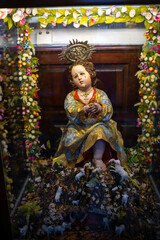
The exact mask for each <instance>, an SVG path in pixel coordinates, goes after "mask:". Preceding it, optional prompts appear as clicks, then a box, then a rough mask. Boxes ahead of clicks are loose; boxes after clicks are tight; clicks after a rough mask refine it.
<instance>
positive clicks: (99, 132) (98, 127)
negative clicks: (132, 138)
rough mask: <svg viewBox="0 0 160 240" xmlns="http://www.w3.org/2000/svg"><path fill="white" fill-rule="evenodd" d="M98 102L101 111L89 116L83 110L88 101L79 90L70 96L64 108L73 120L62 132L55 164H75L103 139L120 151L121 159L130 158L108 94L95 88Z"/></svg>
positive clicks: (54, 160)
mask: <svg viewBox="0 0 160 240" xmlns="http://www.w3.org/2000/svg"><path fill="white" fill-rule="evenodd" d="M94 102H97V103H99V104H100V105H101V106H102V110H101V112H100V113H99V114H89V115H86V114H85V112H84V110H83V107H84V105H85V104H84V103H83V102H82V101H81V99H80V98H79V96H78V93H77V91H72V92H71V93H69V94H68V95H67V97H66V99H65V103H64V108H65V110H66V114H67V117H68V120H69V122H68V124H67V127H66V129H65V130H64V132H63V134H62V137H61V141H60V144H59V147H58V150H57V152H56V154H55V156H54V159H53V163H54V162H57V163H58V164H62V165H64V166H70V167H74V166H75V164H77V163H80V162H81V161H83V160H84V157H83V155H84V153H85V152H86V151H88V150H89V149H90V148H92V146H93V145H94V144H95V142H96V141H97V140H99V139H103V140H104V141H106V142H108V143H109V144H110V146H111V148H112V149H113V150H115V151H116V152H117V157H118V159H120V160H122V161H123V160H126V154H125V152H124V150H123V139H122V136H121V133H120V132H119V131H118V130H117V123H116V122H115V121H113V120H112V119H111V117H112V114H113V108H112V104H111V102H110V100H109V98H108V96H107V94H106V93H105V92H104V91H102V90H99V89H97V88H94V93H93V96H92V98H91V99H90V103H94Z"/></svg>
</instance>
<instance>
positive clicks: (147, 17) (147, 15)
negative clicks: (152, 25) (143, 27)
mask: <svg viewBox="0 0 160 240" xmlns="http://www.w3.org/2000/svg"><path fill="white" fill-rule="evenodd" d="M151 17H152V14H151V13H149V12H147V13H146V14H145V18H146V19H147V20H150V19H151Z"/></svg>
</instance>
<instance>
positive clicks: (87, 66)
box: [68, 60, 98, 89]
mask: <svg viewBox="0 0 160 240" xmlns="http://www.w3.org/2000/svg"><path fill="white" fill-rule="evenodd" d="M77 65H81V66H83V67H84V68H85V69H86V71H87V72H88V73H89V75H90V77H91V81H92V86H93V87H95V86H96V83H97V81H98V79H97V74H96V70H95V67H94V64H93V63H92V62H90V61H84V60H77V61H76V62H74V63H73V64H72V65H70V66H69V67H68V80H69V82H70V83H71V85H72V87H73V89H76V88H77V87H76V86H75V84H74V82H73V78H72V74H71V71H72V68H73V67H74V66H77Z"/></svg>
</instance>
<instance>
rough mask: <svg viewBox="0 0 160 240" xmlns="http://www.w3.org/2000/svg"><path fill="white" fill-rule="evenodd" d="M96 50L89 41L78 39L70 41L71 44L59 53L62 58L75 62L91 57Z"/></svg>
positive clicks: (68, 61)
mask: <svg viewBox="0 0 160 240" xmlns="http://www.w3.org/2000/svg"><path fill="white" fill-rule="evenodd" d="M93 52H95V48H94V46H93V45H90V44H88V41H85V42H80V41H78V40H77V39H76V40H73V42H71V41H69V45H68V46H67V47H66V48H64V50H63V51H62V52H61V53H60V54H59V58H60V60H62V59H64V60H65V61H66V62H67V63H74V62H75V61H76V60H79V59H81V60H88V59H91V55H92V53H93Z"/></svg>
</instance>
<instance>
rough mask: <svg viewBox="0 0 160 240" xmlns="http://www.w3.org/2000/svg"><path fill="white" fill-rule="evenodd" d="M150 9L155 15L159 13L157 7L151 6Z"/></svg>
mask: <svg viewBox="0 0 160 240" xmlns="http://www.w3.org/2000/svg"><path fill="white" fill-rule="evenodd" d="M149 10H150V11H151V13H152V14H153V15H154V16H156V15H157V14H158V11H157V9H156V8H150V9H149Z"/></svg>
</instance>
